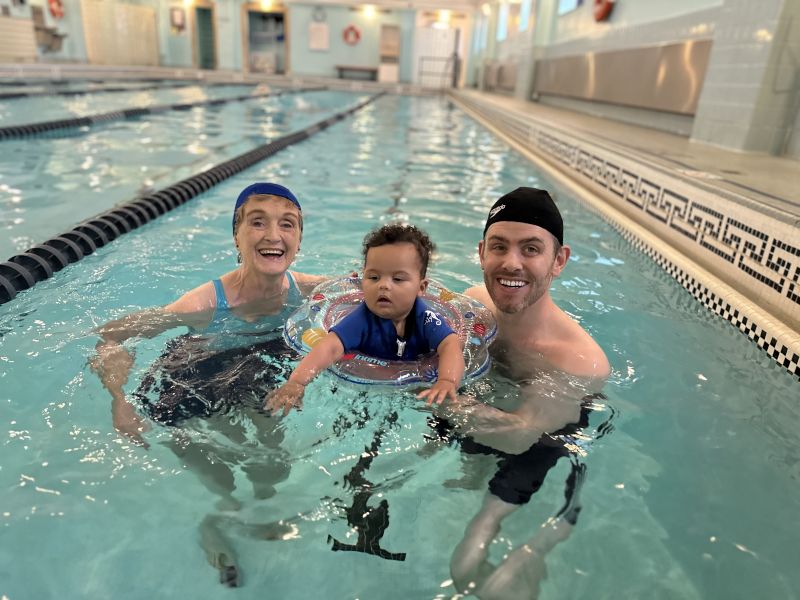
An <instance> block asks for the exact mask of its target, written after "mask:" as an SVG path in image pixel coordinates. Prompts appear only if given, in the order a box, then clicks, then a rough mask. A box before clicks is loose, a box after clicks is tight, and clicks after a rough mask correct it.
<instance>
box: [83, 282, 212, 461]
mask: <svg viewBox="0 0 800 600" xmlns="http://www.w3.org/2000/svg"><path fill="white" fill-rule="evenodd" d="M206 286H208V287H211V284H204V285H203V286H200V287H199V288H197V289H195V290H192V291H191V292H189V293H187V294H185V295H184V296H182V297H181V298H180V299H179V300H178V301H176V302H173V303H172V304H170V305H168V306H165V307H164V308H154V309H148V310H143V311H140V312H136V313H132V314H129V315H125V316H124V317H122V318H120V319H116V320H114V321H109V322H108V323H106V324H105V325H102V326H101V327H99V328H98V329H97V333H98V334H99V335H100V341H99V342H98V343H97V346H96V349H97V354H95V356H93V357H92V358H91V359H90V361H89V364H90V366H91V368H92V370H93V371H94V372H95V373H97V376H98V377H99V378H100V381H101V382H102V384H103V386H104V387H105V388H106V389H107V390H108V392H109V393H110V394H111V398H112V405H111V414H112V418H113V423H114V428H115V429H117V430H118V431H119V432H120V433H122V434H124V435H126V436H128V437H130V438H131V439H132V440H134V441H135V442H137V443H139V444H142V445H145V446H146V444H145V442H144V440H143V439H142V437H141V434H142V433H143V432H144V431H146V429H147V425H146V423H145V422H144V420H143V419H142V418H141V417H140V416H139V415H138V414H137V413H136V411H135V409H134V408H133V406H132V405H131V404H130V403H129V402H128V401H127V399H126V398H125V390H124V386H125V384H126V383H127V382H128V377H129V375H130V372H131V369H132V368H133V355H132V354H131V353H130V352H129V351H128V350H127V349H126V348H125V347H124V346H123V345H122V343H123V342H125V341H126V340H128V339H130V338H133V337H146V338H152V337H155V336H157V335H159V334H161V333H163V332H165V331H168V330H170V329H172V328H174V327H179V326H181V325H185V326H188V327H197V328H202V327H205V326H207V325H208V323H209V322H210V320H211V316H212V315H213V306H214V297H213V288H211V290H210V292H211V294H212V296H211V299H210V300H209V297H208V292H209V290H207V289H204V288H205V287H206ZM209 302H210V303H211V308H210V309H209Z"/></svg>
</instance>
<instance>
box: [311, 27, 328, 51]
mask: <svg viewBox="0 0 800 600" xmlns="http://www.w3.org/2000/svg"><path fill="white" fill-rule="evenodd" d="M330 37H331V36H330V30H329V29H328V24H327V23H316V22H311V23H309V24H308V49H309V50H317V51H320V52H327V51H328V48H329V47H330Z"/></svg>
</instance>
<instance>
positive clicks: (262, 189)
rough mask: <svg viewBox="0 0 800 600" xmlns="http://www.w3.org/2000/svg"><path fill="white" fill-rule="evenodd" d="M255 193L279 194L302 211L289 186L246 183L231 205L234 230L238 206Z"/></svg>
mask: <svg viewBox="0 0 800 600" xmlns="http://www.w3.org/2000/svg"><path fill="white" fill-rule="evenodd" d="M255 195H266V196H279V197H281V198H286V199H287V200H288V201H289V202H291V203H292V204H294V205H295V206H296V207H297V210H299V211H300V212H303V209H302V207H301V206H300V202H299V201H298V200H297V198H296V197H295V195H294V194H293V193H292V192H291V191H290V190H289V188H286V187H283V186H282V185H279V184H277V183H264V182H259V183H253V184H251V185H248V186H247V187H246V188H244V189H243V190H242V193H241V194H239V197H238V198H237V199H236V206H234V207H233V229H234V231H236V211H237V210H239V207H240V206H241V205H242V204H244V203H245V202H247V199H248V198H249V197H250V196H255Z"/></svg>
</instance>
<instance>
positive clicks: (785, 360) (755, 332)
mask: <svg viewBox="0 0 800 600" xmlns="http://www.w3.org/2000/svg"><path fill="white" fill-rule="evenodd" d="M604 218H605V220H606V222H608V223H609V224H610V225H611V226H612V227H613V228H614V229H616V230H617V232H618V233H619V234H620V235H621V236H622V238H623V239H624V240H625V241H627V242H628V243H629V244H631V246H633V247H634V248H635V249H636V250H639V251H641V252H643V253H644V254H645V255H646V256H647V257H649V258H651V259H652V260H653V261H655V263H656V264H657V265H658V266H659V267H661V268H662V269H664V270H665V271H666V272H667V274H669V276H670V277H672V278H673V279H674V280H675V281H677V282H678V283H679V284H680V285H681V286H682V287H683V288H684V289H685V290H687V291H688V292H689V293H690V294H691V295H692V296H694V298H695V299H696V300H697V301H699V302H700V303H701V304H702V305H703V306H705V307H706V308H707V309H708V310H710V311H711V312H713V313H714V314H717V315H719V316H720V317H722V318H723V319H725V320H726V321H729V322H730V323H732V324H733V325H734V326H735V327H736V328H737V329H739V331H741V332H742V333H744V334H745V335H746V336H747V337H748V338H750V341H752V342H754V343H755V344H756V346H758V347H759V348H761V349H762V350H763V351H764V352H766V353H767V354H768V355H769V356H770V357H771V358H772V359H773V360H774V361H775V362H777V363H778V364H779V365H781V366H782V367H784V368H785V369H786V370H787V371H789V373H791V374H792V375H794V376H795V377H797V378H798V379H800V354H797V353H796V352H793V351H792V350H791V349H790V348H788V347H787V346H786V345H784V344H781V343H780V342H779V341H778V340H777V339H776V338H775V337H773V336H771V335H770V334H769V332H767V331H766V330H765V329H763V328H762V327H760V326H759V325H758V324H757V323H755V322H754V321H753V320H752V319H750V318H749V317H748V316H747V315H744V314H742V313H741V312H740V311H739V309H737V308H736V307H734V306H731V304H730V303H729V302H727V301H726V300H725V299H724V298H720V297H719V296H718V295H717V294H715V293H714V292H712V291H711V290H709V289H708V288H707V287H706V286H705V285H703V284H702V283H701V282H700V281H697V279H695V278H694V277H692V276H691V275H689V274H688V273H686V272H685V271H684V270H683V269H681V268H680V267H678V266H676V265H675V264H674V263H673V262H672V261H670V260H669V259H667V258H665V257H664V256H663V255H662V254H661V253H660V252H658V250H656V249H655V248H653V247H652V246H650V245H649V244H648V243H647V242H645V241H644V240H642V239H641V238H640V237H638V236H637V235H635V234H633V233H632V232H630V231H629V230H628V229H626V228H625V227H623V226H622V225H621V224H620V223H617V222H616V221H615V220H614V219H610V218H608V217H604Z"/></svg>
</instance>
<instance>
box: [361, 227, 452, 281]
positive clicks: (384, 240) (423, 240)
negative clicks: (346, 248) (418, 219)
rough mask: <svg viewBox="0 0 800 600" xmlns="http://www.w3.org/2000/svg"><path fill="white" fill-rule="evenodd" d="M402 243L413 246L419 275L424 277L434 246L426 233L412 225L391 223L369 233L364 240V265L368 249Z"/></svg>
mask: <svg viewBox="0 0 800 600" xmlns="http://www.w3.org/2000/svg"><path fill="white" fill-rule="evenodd" d="M403 242H408V243H409V244H414V248H415V249H416V250H417V256H419V262H420V264H421V265H422V268H421V269H420V275H421V276H422V277H425V274H426V273H427V272H428V261H430V258H431V254H433V251H434V250H436V244H434V243H433V242H432V241H431V238H429V237H428V234H427V233H425V232H424V231H422V230H421V229H418V228H417V227H414V226H413V225H403V224H400V223H392V224H390V225H384V226H383V227H379V228H378V229H374V230H373V231H370V232H369V233H368V234H367V236H366V237H365V238H364V247H363V254H364V263H365V264H366V262H367V252H368V251H369V249H370V248H377V247H378V246H386V245H387V244H401V243H403Z"/></svg>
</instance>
